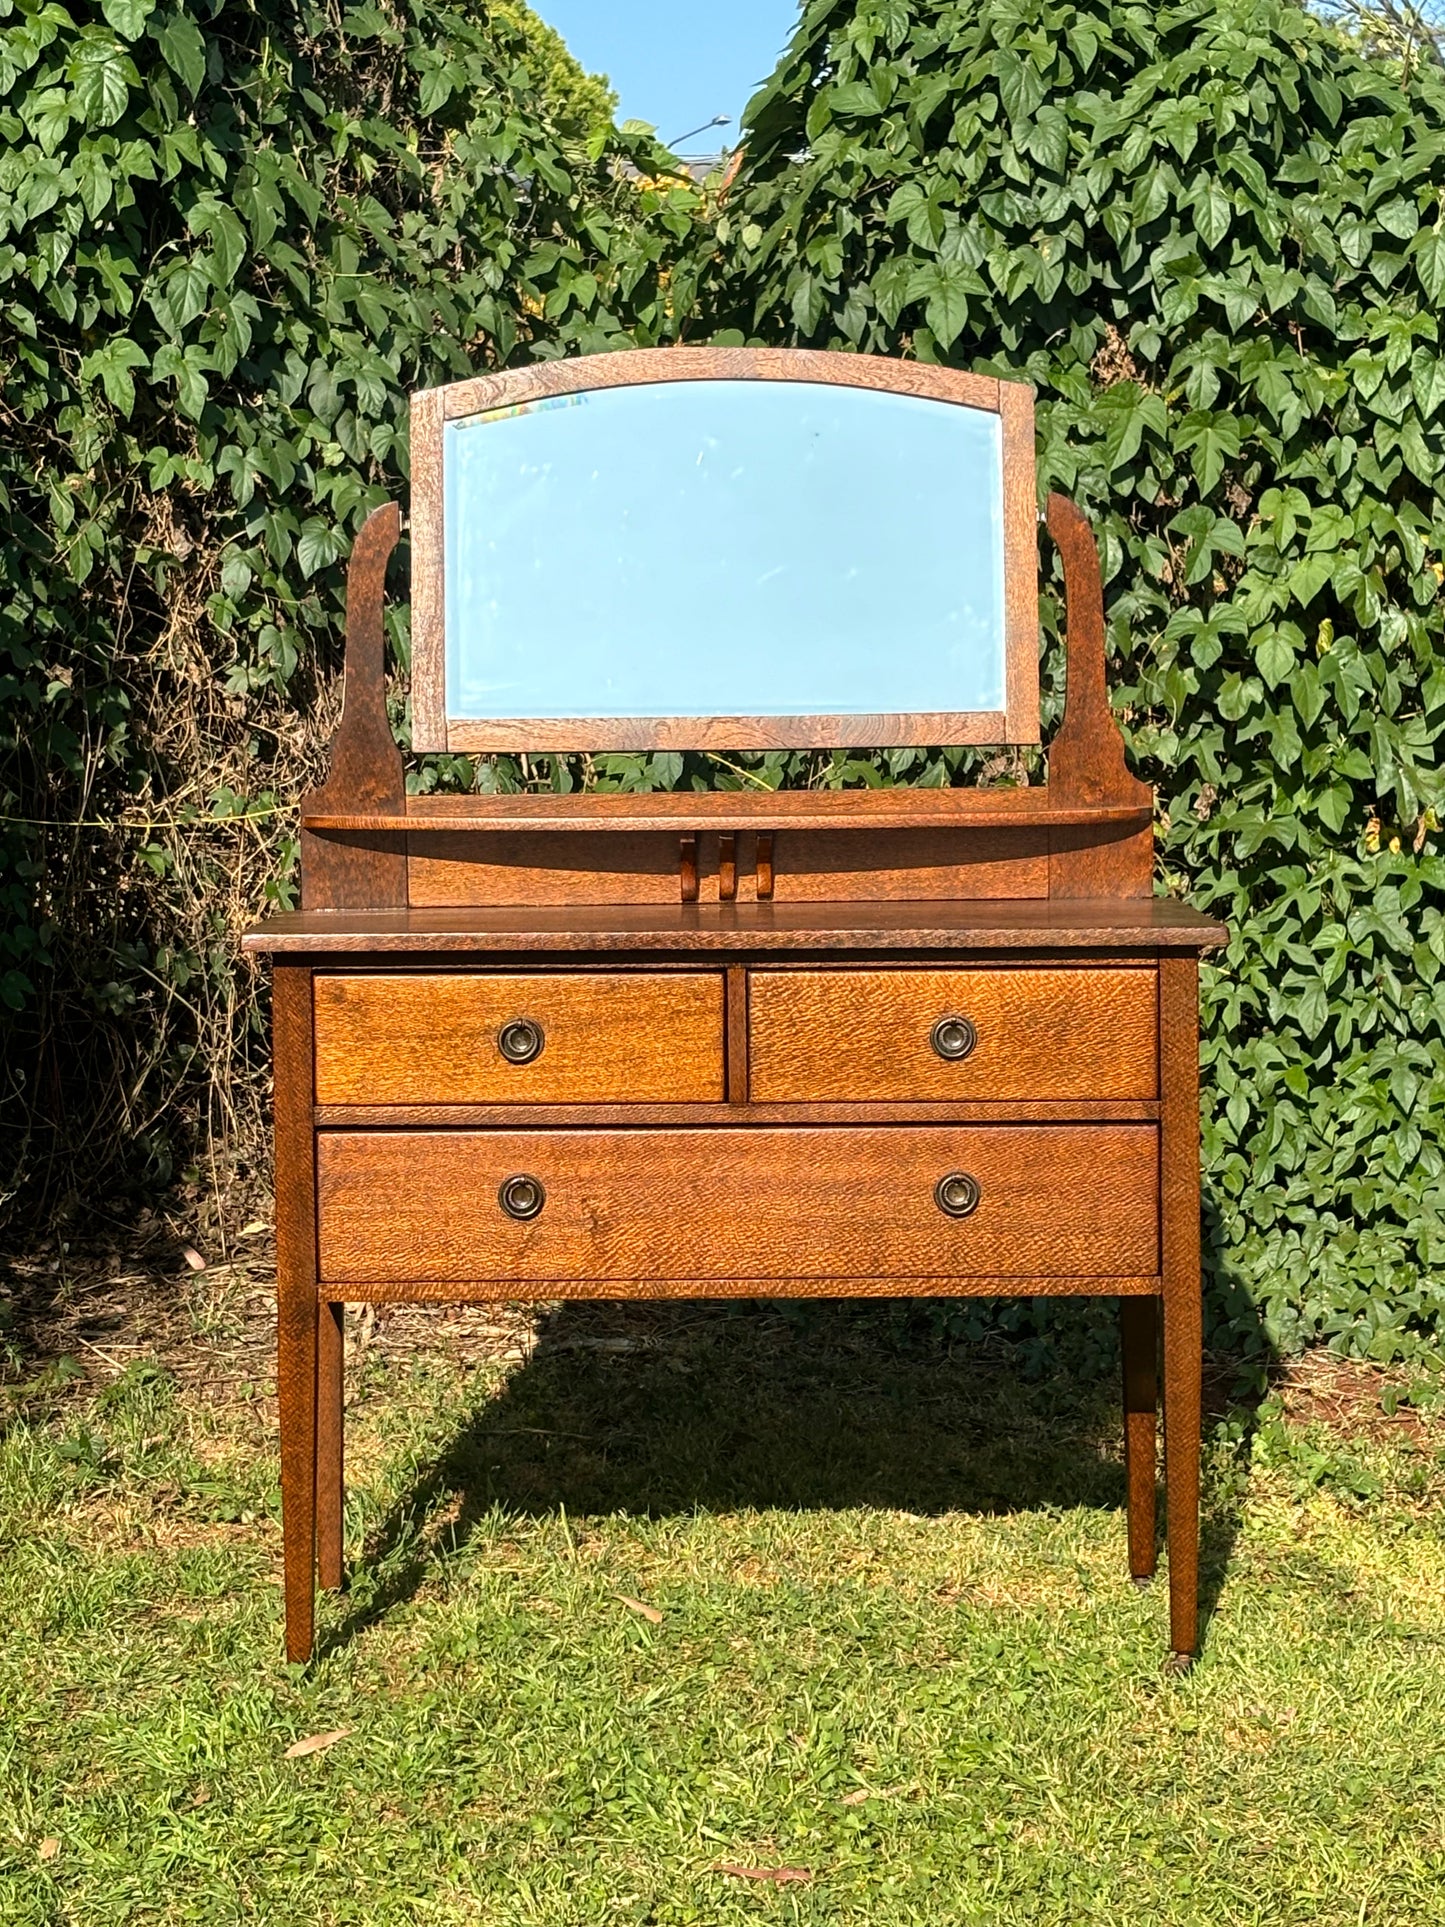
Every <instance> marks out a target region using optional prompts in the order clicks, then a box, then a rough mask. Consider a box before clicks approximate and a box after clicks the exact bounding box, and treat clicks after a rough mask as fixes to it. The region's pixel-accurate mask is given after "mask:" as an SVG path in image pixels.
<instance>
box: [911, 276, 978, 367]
mask: <svg viewBox="0 0 1445 1927" xmlns="http://www.w3.org/2000/svg"><path fill="white" fill-rule="evenodd" d="M977 287H978V277H977V276H976V275H975V274H974V272H973V270H972V268H968V267H965V266H964V264H963V262H962V261H925V262H924V263H923V265H922V267H920V268H919V269H918V270H917V271H916V272H915V274H914V275H913V278H912V280H911V281H910V282H909V284H908V298H909V300H910V301H923V302H925V303H926V304H927V305H926V307H925V309H924V313H925V315H926V317H927V320H928V325H929V327H930V328H931V329H932V331H933V334H934V336H935V337H936V339H937V341H938V344H939V346H940V347H942V348H951V347H952V346H953V344H954V342H955V341H956V340H957V339H958V337H959V335H960V334H962V332H963V330H964V328H965V326H966V325H967V322H968V297H969V294H970V293H971V292H972V291H974V290H975V289H976V288H977Z"/></svg>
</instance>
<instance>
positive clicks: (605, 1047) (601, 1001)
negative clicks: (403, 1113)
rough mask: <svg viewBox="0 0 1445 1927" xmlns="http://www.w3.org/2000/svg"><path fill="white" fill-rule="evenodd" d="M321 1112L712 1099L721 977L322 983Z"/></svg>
mask: <svg viewBox="0 0 1445 1927" xmlns="http://www.w3.org/2000/svg"><path fill="white" fill-rule="evenodd" d="M313 994H314V1000H315V1016H316V1101H317V1103H318V1104H653V1103H670V1104H690V1103H692V1104H707V1103H714V1104H715V1103H718V1102H719V1101H720V1100H721V1098H722V1096H723V1089H724V1080H723V978H722V974H721V972H718V971H706V972H704V971H688V972H677V973H675V974H674V973H663V972H660V971H651V972H637V973H633V972H621V971H618V972H615V973H610V974H609V973H597V974H592V973H584V972H580V971H579V972H574V973H571V974H566V973H558V974H557V975H555V976H545V975H524V974H521V973H518V974H516V975H496V976H493V975H481V974H475V975H467V974H455V975H449V974H444V973H442V972H436V973H433V974H415V975H404V976H403V975H397V976H342V975H336V976H326V975H322V974H318V975H317V976H316V978H315V979H314V992H313Z"/></svg>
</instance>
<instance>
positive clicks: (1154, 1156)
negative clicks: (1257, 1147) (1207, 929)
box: [317, 1124, 1159, 1296]
mask: <svg viewBox="0 0 1445 1927" xmlns="http://www.w3.org/2000/svg"><path fill="white" fill-rule="evenodd" d="M317 1164H318V1172H319V1187H320V1252H321V1275H322V1277H323V1279H324V1280H325V1281H326V1283H327V1284H328V1285H329V1286H332V1287H334V1288H336V1290H337V1293H338V1295H345V1294H344V1293H343V1291H342V1287H345V1288H346V1291H350V1290H351V1289H353V1288H364V1287H368V1286H370V1285H373V1284H385V1283H398V1284H400V1283H419V1282H423V1281H426V1282H431V1283H437V1284H443V1283H446V1284H457V1285H465V1284H475V1283H478V1282H481V1281H492V1282H494V1283H495V1285H496V1287H497V1289H498V1291H499V1292H505V1293H507V1294H511V1293H514V1292H522V1291H533V1292H535V1291H539V1290H543V1289H545V1290H547V1291H549V1292H550V1291H551V1290H552V1289H553V1288H554V1287H556V1286H557V1285H558V1284H559V1283H561V1282H564V1281H565V1282H570V1283H572V1284H585V1283H589V1282H599V1283H604V1282H605V1283H614V1284H615V1283H619V1282H623V1281H636V1282H637V1283H638V1284H639V1286H640V1287H641V1288H642V1289H643V1290H644V1291H645V1292H657V1291H658V1290H659V1288H660V1285H661V1283H662V1281H666V1280H671V1281H676V1282H677V1283H678V1285H679V1287H680V1289H682V1290H683V1291H686V1292H691V1293H694V1294H698V1295H703V1296H705V1295H707V1293H708V1292H709V1291H710V1290H711V1289H712V1287H713V1285H714V1283H715V1282H717V1281H719V1280H726V1279H739V1278H756V1279H759V1280H769V1281H772V1282H773V1283H774V1284H776V1283H778V1282H780V1281H795V1280H801V1279H807V1278H810V1277H831V1278H855V1279H869V1280H872V1281H873V1284H872V1288H873V1290H874V1291H885V1290H886V1289H887V1287H888V1284H889V1283H890V1281H891V1282H892V1284H893V1287H894V1289H896V1290H897V1291H899V1292H901V1293H908V1292H911V1291H913V1290H915V1289H916V1286H915V1284H914V1283H913V1281H914V1280H916V1279H917V1278H919V1277H922V1276H948V1275H957V1276H960V1277H963V1276H967V1275H968V1274H970V1273H987V1274H990V1275H995V1276H1001V1277H1007V1276H1010V1275H1011V1274H1018V1275H1021V1276H1044V1275H1047V1276H1050V1277H1055V1278H1059V1279H1067V1278H1071V1277H1089V1276H1104V1275H1109V1276H1118V1275H1146V1274H1150V1273H1157V1269H1158V1249H1159V1246H1158V1185H1159V1168H1158V1150H1157V1133H1156V1131H1155V1130H1154V1128H1153V1126H1151V1125H1147V1124H1100V1125H1067V1124H1061V1125H1033V1126H1023V1127H1018V1128H1013V1127H1008V1126H1002V1125H1000V1126H964V1127H959V1128H949V1127H947V1126H930V1125H899V1126H896V1127H893V1128H884V1129H850V1128H848V1127H846V1126H839V1127H837V1128H835V1129H831V1130H827V1129H825V1130H749V1131H737V1130H726V1129H722V1130H703V1131H468V1132H463V1131H434V1132H412V1131H372V1132H330V1131H328V1132H324V1133H322V1134H321V1136H320V1138H319V1140H318V1146H317ZM955 1170H963V1171H967V1172H969V1173H971V1174H972V1175H973V1176H974V1177H976V1178H977V1180H978V1182H979V1185H980V1187H981V1191H982V1198H981V1202H980V1203H979V1206H978V1208H977V1210H976V1211H975V1212H974V1213H973V1215H972V1216H970V1217H966V1218H962V1219H955V1218H950V1217H948V1216H946V1215H945V1214H944V1213H943V1212H942V1211H940V1209H939V1208H938V1206H937V1204H936V1202H935V1200H934V1195H933V1192H934V1186H935V1184H936V1183H937V1181H938V1180H939V1179H940V1178H941V1177H943V1176H944V1175H945V1174H947V1173H948V1172H951V1171H955ZM518 1172H525V1173H527V1174H529V1175H531V1176H533V1177H536V1178H538V1179H540V1181H541V1182H542V1184H543V1185H544V1187H545V1189H546V1193H547V1201H546V1205H545V1207H544V1209H543V1210H542V1212H541V1214H540V1216H538V1217H536V1218H534V1219H533V1220H531V1221H530V1222H529V1223H525V1224H518V1223H515V1222H513V1221H512V1220H511V1219H509V1218H508V1217H507V1216H506V1215H505V1213H504V1212H503V1211H502V1209H501V1207H500V1205H499V1204H498V1201H497V1192H498V1188H499V1186H500V1185H501V1184H502V1183H503V1181H504V1180H505V1179H506V1178H507V1177H509V1176H511V1175H513V1174H515V1173H518Z"/></svg>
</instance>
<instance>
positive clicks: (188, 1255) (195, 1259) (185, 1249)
mask: <svg viewBox="0 0 1445 1927" xmlns="http://www.w3.org/2000/svg"><path fill="white" fill-rule="evenodd" d="M181 1256H182V1257H183V1258H184V1259H185V1261H186V1263H187V1264H188V1265H189V1266H190V1268H191V1270H192V1271H204V1270H205V1268H206V1261H205V1259H204V1258H203V1257H202V1256H201V1254H200V1252H199V1251H197V1250H196V1247H195V1246H194V1245H182V1246H181Z"/></svg>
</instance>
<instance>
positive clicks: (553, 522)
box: [411, 348, 1039, 751]
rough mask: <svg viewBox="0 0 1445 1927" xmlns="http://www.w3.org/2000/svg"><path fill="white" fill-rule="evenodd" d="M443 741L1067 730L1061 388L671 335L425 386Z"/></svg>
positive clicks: (421, 525) (434, 672)
mask: <svg viewBox="0 0 1445 1927" xmlns="http://www.w3.org/2000/svg"><path fill="white" fill-rule="evenodd" d="M411 459H412V727H413V744H414V747H415V748H417V749H418V750H452V751H487V750H519V749H531V750H603V749H618V750H639V749H642V750H645V749H774V748H787V749H805V748H828V747H834V746H840V745H848V744H856V745H859V746H867V747H874V746H880V747H881V746H885V745H891V744H920V743H925V744H941V743H947V744H958V743H1001V742H1010V743H1025V742H1037V741H1038V738H1039V703H1038V603H1037V595H1038V583H1037V567H1038V564H1037V549H1036V538H1035V524H1036V513H1035V499H1034V495H1035V483H1034V446H1033V396H1032V391H1031V390H1030V389H1029V388H1028V387H1027V386H1026V385H1025V384H1023V383H1018V382H1000V381H995V380H993V379H991V378H988V377H984V376H979V375H970V374H964V373H960V372H958V371H957V370H952V369H944V368H932V367H926V366H924V365H922V364H920V363H916V362H898V361H889V360H885V359H883V358H881V357H878V356H871V355H849V354H822V353H815V352H813V351H811V350H802V349H794V350H790V349H746V348H720V349H712V348H691V349H689V348H671V349H639V350H634V351H631V352H624V353H619V354H612V355H591V356H585V357H582V358H579V359H577V360H573V361H560V362H545V363H538V364H534V365H533V366H532V367H529V368H519V369H516V370H512V371H509V372H507V373H505V374H499V375H490V376H483V377H479V378H477V379H476V380H473V381H464V382H457V383H455V384H453V385H452V386H450V387H447V388H436V389H431V390H428V391H426V392H424V393H422V394H419V395H416V396H415V397H413V401H412V433H411Z"/></svg>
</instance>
